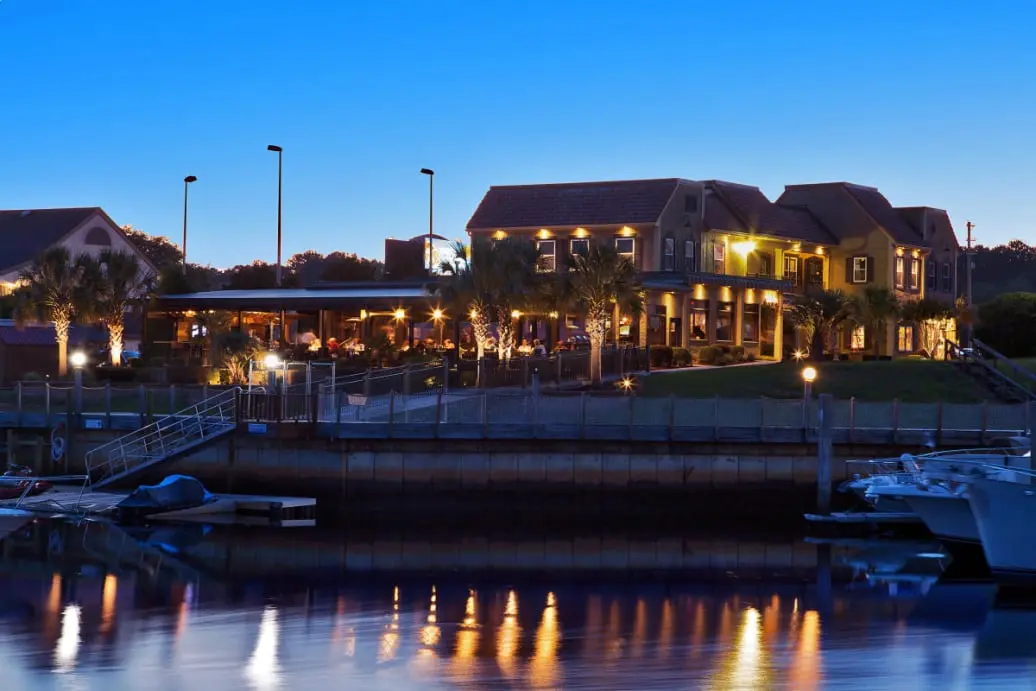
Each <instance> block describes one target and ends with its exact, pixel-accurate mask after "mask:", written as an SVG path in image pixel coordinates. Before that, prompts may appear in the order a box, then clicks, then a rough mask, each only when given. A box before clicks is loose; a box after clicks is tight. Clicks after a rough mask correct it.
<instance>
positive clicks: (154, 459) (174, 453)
mask: <svg viewBox="0 0 1036 691" xmlns="http://www.w3.org/2000/svg"><path fill="white" fill-rule="evenodd" d="M240 392H241V389H240V388H237V387H235V388H232V389H227V390H226V391H222V392H220V393H218V394H216V395H215V396H210V397H209V398H206V399H205V400H203V401H200V402H198V403H196V404H194V405H192V406H190V407H189V408H185V409H183V410H181V411H179V412H176V413H173V414H172V415H167V416H166V417H163V418H160V419H158V420H156V421H155V422H152V423H151V424H149V425H145V426H144V427H141V428H140V429H138V430H135V431H133V432H130V433H129V434H125V435H123V436H121V437H118V438H117V439H113V440H112V441H110V442H108V443H107V444H103V445H101V446H98V447H97V448H95V449H92V450H90V451H89V452H87V454H86V475H87V478H88V479H87V483H88V485H89V486H90V487H91V488H93V489H99V488H102V487H105V486H106V485H109V484H111V483H113V482H116V481H118V480H121V479H123V478H125V477H127V476H129V475H132V474H133V473H136V472H139V471H141V470H143V469H145V468H148V467H150V466H153V465H155V464H157V463H161V462H163V461H167V460H170V459H172V458H174V457H178V456H182V455H184V454H185V453H187V452H189V451H191V450H194V449H197V448H199V447H201V446H204V445H205V444H207V443H209V442H211V441H214V440H216V439H220V438H223V437H225V436H228V435H229V434H231V433H232V432H233V431H234V430H235V429H236V428H237V406H238V396H239V394H240Z"/></svg>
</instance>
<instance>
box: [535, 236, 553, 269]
mask: <svg viewBox="0 0 1036 691" xmlns="http://www.w3.org/2000/svg"><path fill="white" fill-rule="evenodd" d="M536 248H537V249H538V250H539V251H540V260H539V263H538V264H537V266H536V269H537V270H538V271H546V272H552V271H554V270H555V269H556V268H557V263H556V255H555V245H554V241H553V240H540V241H539V242H537V243H536Z"/></svg>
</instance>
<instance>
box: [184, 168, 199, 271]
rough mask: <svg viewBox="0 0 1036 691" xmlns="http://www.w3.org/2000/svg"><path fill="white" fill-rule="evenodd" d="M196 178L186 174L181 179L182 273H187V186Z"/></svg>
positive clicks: (195, 180)
mask: <svg viewBox="0 0 1036 691" xmlns="http://www.w3.org/2000/svg"><path fill="white" fill-rule="evenodd" d="M197 181H198V178H197V177H195V176H194V175H188V176H187V177H185V178H184V179H183V275H184V276H186V275H187V186H188V185H190V184H191V183H192V182H197Z"/></svg>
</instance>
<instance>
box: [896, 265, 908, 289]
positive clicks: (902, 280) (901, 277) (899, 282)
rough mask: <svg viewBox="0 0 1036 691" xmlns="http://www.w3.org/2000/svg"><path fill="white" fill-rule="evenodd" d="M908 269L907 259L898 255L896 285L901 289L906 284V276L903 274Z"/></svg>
mask: <svg viewBox="0 0 1036 691" xmlns="http://www.w3.org/2000/svg"><path fill="white" fill-rule="evenodd" d="M905 271H906V260H905V259H904V258H903V257H896V287H897V288H899V289H900V290H902V289H903V286H904V285H906V282H905V278H906V277H905V276H904V275H903V274H904V272H905Z"/></svg>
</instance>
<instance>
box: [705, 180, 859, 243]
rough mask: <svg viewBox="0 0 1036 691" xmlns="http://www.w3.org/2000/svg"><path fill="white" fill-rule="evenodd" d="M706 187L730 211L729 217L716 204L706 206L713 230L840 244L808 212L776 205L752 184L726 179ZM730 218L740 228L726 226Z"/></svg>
mask: <svg viewBox="0 0 1036 691" xmlns="http://www.w3.org/2000/svg"><path fill="white" fill-rule="evenodd" d="M705 184H706V186H707V187H708V189H710V190H712V191H713V192H714V193H715V198H717V199H719V200H720V201H722V202H723V204H724V205H725V206H726V207H727V208H728V209H729V211H730V214H724V213H723V210H722V209H716V208H715V206H716V205H714V204H708V203H706V205H705V223H706V224H707V225H708V226H709V227H710V228H713V229H716V230H741V231H742V232H746V233H759V234H761V235H771V236H774V237H779V238H788V239H791V240H805V241H806V242H815V243H818V244H837V243H838V240H837V239H836V238H835V237H834V236H833V235H832V234H831V233H830V231H828V230H827V228H825V227H824V226H823V224H821V223H820V221H818V220H817V219H816V217H815V216H813V214H811V213H810V212H809V210H808V209H805V208H802V207H796V206H784V205H781V204H775V203H773V202H771V201H770V200H769V199H767V197H766V195H765V194H763V192H762V190H760V189H759V188H758V187H753V186H751V185H742V184H739V183H736V182H726V181H723V180H708V181H706V182H705ZM730 216H733V219H736V221H737V223H738V226H739V227H733V228H732V227H729V225H724V224H729V223H730V221H731V218H730Z"/></svg>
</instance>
